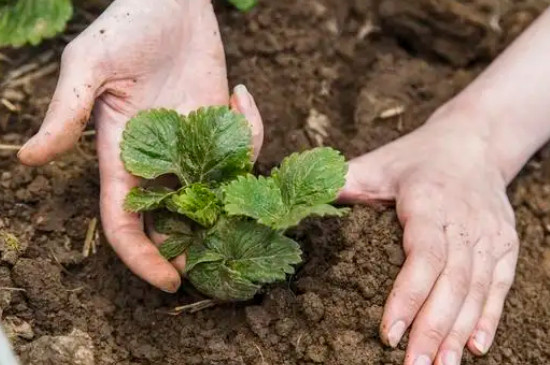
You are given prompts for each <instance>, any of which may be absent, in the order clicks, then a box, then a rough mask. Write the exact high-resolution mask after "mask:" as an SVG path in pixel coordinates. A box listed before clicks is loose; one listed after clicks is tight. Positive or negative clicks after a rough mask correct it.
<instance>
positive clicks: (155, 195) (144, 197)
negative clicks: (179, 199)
mask: <svg viewBox="0 0 550 365" xmlns="http://www.w3.org/2000/svg"><path fill="white" fill-rule="evenodd" d="M172 194H174V191H172V190H170V189H167V188H162V187H156V188H150V189H145V188H133V189H132V190H130V192H129V193H128V195H126V199H125V200H124V209H126V210H127V211H130V212H143V211H148V210H153V209H157V208H159V207H161V206H162V205H163V202H164V200H165V199H166V198H168V197H169V196H170V195H172Z"/></svg>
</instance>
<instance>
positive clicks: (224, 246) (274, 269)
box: [186, 219, 301, 300]
mask: <svg viewBox="0 0 550 365" xmlns="http://www.w3.org/2000/svg"><path fill="white" fill-rule="evenodd" d="M300 254H301V251H300V247H299V246H298V244H297V243H296V242H294V241H293V240H291V239H290V238H287V237H285V236H283V235H282V234H280V233H278V232H276V231H274V230H272V229H271V228H269V227H266V226H263V225H260V224H257V223H255V222H253V221H244V220H238V219H230V220H220V221H219V222H218V224H217V225H216V226H215V227H214V228H213V229H212V230H211V231H210V232H209V234H208V235H207V237H206V238H205V240H204V242H203V243H202V244H197V245H193V246H191V247H190V248H189V250H188V252H187V267H186V270H187V272H188V275H189V277H190V278H191V276H193V275H194V274H195V271H196V270H197V269H199V268H200V269H202V270H207V271H208V270H214V269H210V268H209V267H210V266H209V265H215V266H216V269H215V271H216V274H212V275H222V274H223V275H222V276H223V278H224V279H223V280H221V279H219V278H216V279H215V278H210V277H207V276H206V274H203V275H202V276H195V280H194V281H193V285H195V287H197V288H198V289H199V290H201V291H202V289H200V288H201V287H205V286H206V287H207V290H208V291H203V292H204V293H205V294H207V295H211V296H214V297H215V298H217V299H220V300H226V299H224V297H223V296H224V295H225V294H220V293H218V290H219V287H223V286H224V285H227V286H229V287H231V288H235V287H239V286H240V285H243V283H244V282H245V281H248V282H249V283H250V284H252V285H254V286H256V284H265V283H272V282H274V281H277V280H284V279H285V277H286V274H292V273H294V268H293V266H292V265H294V264H297V263H299V262H300V261H301V258H300ZM220 266H222V267H223V270H222V269H221V268H220ZM219 270H222V272H221V273H220V272H218V271H219ZM228 272H229V273H232V274H231V275H229V274H228ZM237 274H238V276H235V275H237ZM199 278H200V279H201V280H206V281H208V283H210V284H208V283H201V282H198V280H199ZM232 280H236V281H237V283H239V284H237V283H233V282H232ZM220 281H223V285H222V284H220ZM208 285H214V286H213V287H209V286H208ZM220 290H221V289H220ZM213 292H215V293H214V294H213ZM249 294H250V293H249V292H247V291H246V290H245V291H244V292H243V293H242V294H239V295H237V294H236V293H235V292H233V293H232V294H231V297H232V299H231V300H246V299H249V298H250V295H249ZM252 295H253V294H252Z"/></svg>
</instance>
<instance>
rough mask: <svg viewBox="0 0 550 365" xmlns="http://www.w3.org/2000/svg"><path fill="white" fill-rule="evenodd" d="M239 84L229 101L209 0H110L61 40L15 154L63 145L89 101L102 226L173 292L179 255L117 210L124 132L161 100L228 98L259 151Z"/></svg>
mask: <svg viewBox="0 0 550 365" xmlns="http://www.w3.org/2000/svg"><path fill="white" fill-rule="evenodd" d="M237 91H238V92H236V93H235V95H233V97H232V98H231V101H230V100H229V91H228V83H227V75H226V68H225V56H224V51H223V46H222V43H221V38H220V34H219V30H218V25H217V22H216V18H215V14H214V12H213V9H212V5H211V2H210V1H209V0H178V1H160V2H159V1H150V0H117V1H115V2H114V3H113V4H112V5H111V6H110V7H109V8H108V9H107V10H106V11H105V12H104V13H103V14H102V15H101V16H100V17H99V18H98V19H97V20H96V21H95V22H94V23H93V24H92V25H91V26H90V27H89V28H87V29H86V30H85V31H84V32H83V33H82V34H81V35H79V36H78V37H77V38H76V39H75V40H74V41H72V42H71V43H70V44H69V45H68V46H67V48H66V49H65V52H64V53H63V57H62V64H61V74H60V77H59V82H58V85H57V88H56V91H55V93H54V96H53V99H52V101H51V104H50V107H49V109H48V112H47V114H46V118H45V120H44V123H43V125H42V127H41V129H40V131H39V132H38V133H37V135H36V136H34V137H33V138H32V139H31V140H30V141H29V142H28V143H27V144H26V145H25V146H24V147H23V148H22V150H21V151H20V153H19V158H20V159H21V161H22V162H23V163H25V164H28V165H41V164H44V163H47V162H49V161H51V160H52V159H54V158H55V157H56V156H57V155H59V154H61V153H63V152H65V151H67V150H69V149H71V148H72V147H73V146H74V145H75V143H76V142H77V141H78V139H79V138H80V135H81V133H82V130H83V129H84V127H85V126H86V122H87V121H88V119H89V117H90V114H91V112H92V109H93V111H94V117H95V118H94V120H95V123H96V128H97V133H98V135H97V151H98V157H99V165H100V175H101V216H102V222H103V228H104V230H105V234H106V236H107V238H108V240H109V242H110V243H111V244H112V246H113V248H114V249H115V251H116V252H117V253H118V255H119V256H120V257H121V259H122V260H123V261H124V262H125V263H126V264H127V265H128V266H129V267H130V268H131V269H132V270H133V271H134V272H135V273H136V274H137V275H139V276H141V277H142V278H144V279H145V280H147V281H148V282H150V283H151V284H153V285H155V286H157V287H159V288H161V289H163V290H165V291H170V292H173V291H175V290H176V289H177V288H178V287H179V285H180V280H181V279H180V273H179V270H181V269H183V263H182V262H181V261H183V259H181V260H180V261H178V260H174V261H172V264H173V265H171V264H170V263H169V262H168V261H166V260H165V259H164V258H163V257H162V256H161V255H160V254H159V252H158V250H157V248H156V247H155V246H154V245H153V244H152V242H151V241H150V240H149V239H148V238H147V236H146V235H145V233H144V230H143V224H142V221H141V220H140V217H139V215H137V214H131V213H128V212H127V211H125V210H124V209H123V202H124V198H125V196H126V194H127V193H128V191H129V190H130V189H131V188H132V187H135V186H137V185H138V183H139V179H138V178H136V177H133V176H131V175H130V174H129V173H128V172H126V170H125V169H124V166H123V164H122V162H121V160H120V148H119V145H120V141H121V138H122V131H123V130H124V127H125V125H126V122H127V121H128V119H130V118H131V117H132V116H134V115H135V114H136V113H137V112H138V111H139V110H142V109H147V108H153V107H160V106H162V107H167V108H173V109H175V110H177V111H179V112H180V113H183V114H187V113H188V112H189V111H191V110H194V109H196V108H198V107H200V106H203V105H227V104H229V103H230V104H231V105H232V107H233V109H235V110H237V111H240V112H242V113H243V114H245V117H246V119H247V120H248V121H249V122H250V123H251V124H252V127H253V128H252V129H253V132H252V136H253V137H252V138H253V140H254V147H255V151H259V148H260V145H261V140H262V125H261V119H260V117H259V114H258V110H257V108H256V106H255V103H254V100H253V99H252V97H251V96H250V94H249V93H248V92H247V91H246V89H245V88H243V87H239V88H238V89H237ZM228 143H229V141H228ZM174 266H175V267H174ZM176 268H177V269H176Z"/></svg>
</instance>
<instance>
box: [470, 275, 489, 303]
mask: <svg viewBox="0 0 550 365" xmlns="http://www.w3.org/2000/svg"><path fill="white" fill-rule="evenodd" d="M489 285H490V282H489V281H487V280H484V279H482V278H478V279H475V280H473V281H472V284H471V286H470V295H472V296H473V297H474V299H477V300H483V299H484V298H485V297H486V296H487V293H488V292H489Z"/></svg>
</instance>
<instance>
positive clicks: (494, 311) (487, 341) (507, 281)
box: [468, 241, 519, 356]
mask: <svg viewBox="0 0 550 365" xmlns="http://www.w3.org/2000/svg"><path fill="white" fill-rule="evenodd" d="M512 245H513V246H512V250H511V251H510V252H508V253H507V254H506V256H504V257H503V258H502V259H501V260H500V261H499V262H498V263H497V264H496V266H495V271H494V275H493V280H492V283H491V287H490V289H489V295H488V297H487V301H486V303H485V306H484V307H483V313H482V314H481V318H480V319H479V322H478V323H477V325H476V329H475V331H474V332H473V333H472V336H471V337H470V339H469V341H468V348H469V349H470V351H472V352H473V353H474V354H476V355H480V356H481V355H484V354H486V353H487V351H489V348H490V347H491V345H492V343H493V340H494V338H495V333H496V330H497V327H498V322H499V321H500V317H501V316H502V310H503V308H504V303H505V301H506V296H507V295H508V292H509V291H510V287H511V286H512V283H513V281H514V275H515V271H516V264H517V258H518V247H519V244H518V243H517V241H516V242H514V243H513V244H512Z"/></svg>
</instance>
